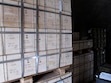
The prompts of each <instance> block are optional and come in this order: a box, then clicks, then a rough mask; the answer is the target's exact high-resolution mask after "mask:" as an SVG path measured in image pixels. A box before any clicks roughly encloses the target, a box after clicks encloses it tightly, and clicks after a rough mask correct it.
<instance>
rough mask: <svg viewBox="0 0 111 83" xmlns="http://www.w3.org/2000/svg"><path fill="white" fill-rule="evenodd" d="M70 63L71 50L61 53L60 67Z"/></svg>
mask: <svg viewBox="0 0 111 83" xmlns="http://www.w3.org/2000/svg"><path fill="white" fill-rule="evenodd" d="M71 64H72V52H69V53H62V55H61V60H60V67H64V66H67V65H71Z"/></svg>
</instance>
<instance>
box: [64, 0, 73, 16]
mask: <svg viewBox="0 0 111 83" xmlns="http://www.w3.org/2000/svg"><path fill="white" fill-rule="evenodd" d="M62 6H63V8H62V10H63V11H62V13H64V14H68V15H71V0H62Z"/></svg>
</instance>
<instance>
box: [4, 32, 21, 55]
mask: <svg viewBox="0 0 111 83" xmlns="http://www.w3.org/2000/svg"><path fill="white" fill-rule="evenodd" d="M3 37H4V38H3V39H4V41H3V42H4V46H5V54H14V53H20V50H21V46H20V45H21V43H20V39H21V38H20V34H5V35H4V36H3Z"/></svg>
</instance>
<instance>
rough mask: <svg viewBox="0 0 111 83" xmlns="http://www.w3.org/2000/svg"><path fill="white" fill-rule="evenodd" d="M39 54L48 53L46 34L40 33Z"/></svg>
mask: <svg viewBox="0 0 111 83" xmlns="http://www.w3.org/2000/svg"><path fill="white" fill-rule="evenodd" d="M38 43H39V55H46V34H39V42H38Z"/></svg>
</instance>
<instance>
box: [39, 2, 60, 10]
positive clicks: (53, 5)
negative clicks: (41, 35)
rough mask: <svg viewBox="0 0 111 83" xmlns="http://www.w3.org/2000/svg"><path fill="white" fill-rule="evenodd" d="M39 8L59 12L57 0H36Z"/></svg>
mask: <svg viewBox="0 0 111 83" xmlns="http://www.w3.org/2000/svg"><path fill="white" fill-rule="evenodd" d="M38 6H39V9H42V10H47V11H52V12H59V0H38Z"/></svg>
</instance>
